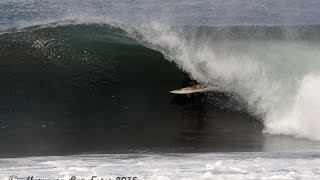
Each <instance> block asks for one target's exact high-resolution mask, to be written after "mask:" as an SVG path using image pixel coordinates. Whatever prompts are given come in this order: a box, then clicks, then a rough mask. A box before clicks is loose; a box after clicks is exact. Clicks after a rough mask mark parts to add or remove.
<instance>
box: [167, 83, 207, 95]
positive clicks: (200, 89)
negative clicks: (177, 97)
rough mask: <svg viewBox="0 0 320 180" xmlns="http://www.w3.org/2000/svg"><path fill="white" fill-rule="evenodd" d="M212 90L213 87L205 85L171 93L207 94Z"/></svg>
mask: <svg viewBox="0 0 320 180" xmlns="http://www.w3.org/2000/svg"><path fill="white" fill-rule="evenodd" d="M211 89H212V86H204V85H199V84H197V85H195V86H189V87H185V88H181V89H177V90H173V91H170V92H171V93H173V94H192V93H201V92H207V91H210V90H211Z"/></svg>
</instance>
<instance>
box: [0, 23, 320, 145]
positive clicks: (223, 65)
mask: <svg viewBox="0 0 320 180" xmlns="http://www.w3.org/2000/svg"><path fill="white" fill-rule="evenodd" d="M60 25H61V24H58V25H54V26H51V27H50V26H48V27H42V28H30V29H24V31H22V32H15V31H9V32H8V31H7V32H6V33H3V34H2V35H1V36H0V39H1V47H2V48H1V52H0V53H1V56H2V57H4V58H7V59H8V57H10V58H12V57H13V56H11V55H12V54H14V53H15V52H19V53H21V52H23V53H24V54H23V55H21V54H20V55H16V57H14V58H16V59H18V58H19V57H21V56H22V57H28V56H29V55H30V56H32V57H36V60H35V61H41V63H43V62H45V63H49V64H53V65H54V66H57V67H60V66H61V67H64V68H66V69H69V70H71V71H74V72H72V73H71V74H72V75H71V76H72V78H70V79H72V83H73V85H74V86H76V87H82V86H85V87H88V86H90V88H94V87H96V86H99V84H100V85H102V84H104V83H110V84H115V83H116V82H119V81H120V80H121V81H122V82H123V84H132V83H133V82H132V80H133V79H132V78H127V77H128V76H131V75H132V74H135V75H137V76H138V77H137V79H140V80H141V79H145V78H146V76H148V78H150V76H151V75H152V76H153V77H152V78H153V80H150V79H149V81H147V80H146V81H142V82H140V83H146V84H144V85H143V86H142V87H144V88H145V87H150V86H151V85H150V84H149V83H150V82H157V81H158V80H161V81H162V82H163V83H165V82H164V81H163V80H164V79H165V80H169V79H170V78H172V79H175V80H183V78H182V77H181V74H179V73H177V72H176V71H179V70H178V69H177V68H175V67H174V65H172V64H170V63H169V64H163V63H162V62H163V61H162V60H163V59H164V58H163V56H162V55H161V54H163V55H164V57H165V59H168V60H169V61H171V62H174V63H175V64H176V65H178V67H180V69H182V70H183V71H184V72H186V73H187V74H188V75H189V76H191V77H192V78H194V79H196V80H197V81H199V82H201V83H205V84H210V85H214V86H215V90H216V91H221V92H226V93H231V94H236V95H237V96H239V97H240V98H241V99H242V100H243V101H244V102H245V105H244V106H245V108H246V109H247V111H248V112H249V113H250V114H251V115H254V116H256V117H258V118H259V119H262V120H263V123H264V125H265V132H268V133H273V134H287V135H293V136H297V137H304V138H309V139H313V140H320V132H319V131H318V125H319V118H318V117H319V116H320V114H319V112H320V111H319V109H320V96H319V95H318V94H317V92H319V90H320V76H319V73H320V63H319V57H320V36H319V33H318V32H319V30H320V27H318V26H292V27H282V26H277V27H275V26H230V27H218V26H217V27H207V26H194V27H192V26H169V25H165V24H162V23H156V22H150V23H141V24H134V25H127V24H123V23H115V22H111V21H95V22H90V20H88V19H87V20H86V21H85V22H77V21H76V22H72V23H69V24H68V23H64V25H63V26H60ZM141 44H142V45H143V46H141ZM146 47H147V48H146ZM151 49H153V50H156V51H153V50H151ZM21 50H22V51H21ZM157 51H158V52H157ZM159 52H160V53H161V54H160V53H159ZM8 54H9V55H10V56H9V55H8ZM134 54H145V58H143V59H141V58H139V59H135V58H134V56H133V55H134ZM132 56H133V57H132ZM119 59H125V61H127V62H128V61H130V62H131V64H130V63H129V64H126V63H123V62H124V61H121V62H120V61H119ZM8 61H9V60H8ZM132 62H134V63H132ZM41 63H40V64H41ZM169 66H170V68H168V67H169ZM149 67H151V68H149ZM155 67H156V68H155ZM140 68H143V69H144V70H143V71H142V72H143V73H148V74H140V75H139V71H140V70H139V69H140ZM123 69H124V70H125V71H124V70H123ZM154 70H156V72H155V71H154ZM130 74H131V75H130ZM67 76H69V75H67ZM163 77H166V78H163ZM55 83H57V82H55ZM64 83H67V82H64ZM139 85H140V84H139ZM170 85H171V84H170V83H168V84H166V85H164V86H165V87H170ZM119 89H123V87H121V88H119V87H118V88H115V89H112V91H117V90H119ZM141 89H143V88H141Z"/></svg>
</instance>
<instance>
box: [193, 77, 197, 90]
mask: <svg viewBox="0 0 320 180" xmlns="http://www.w3.org/2000/svg"><path fill="white" fill-rule="evenodd" d="M192 89H197V81H196V80H194V79H192Z"/></svg>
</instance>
